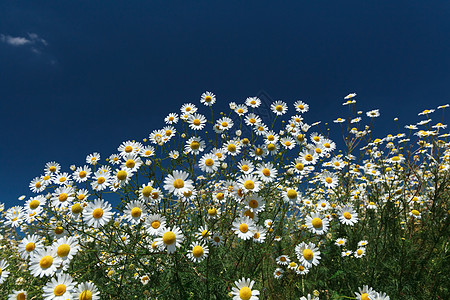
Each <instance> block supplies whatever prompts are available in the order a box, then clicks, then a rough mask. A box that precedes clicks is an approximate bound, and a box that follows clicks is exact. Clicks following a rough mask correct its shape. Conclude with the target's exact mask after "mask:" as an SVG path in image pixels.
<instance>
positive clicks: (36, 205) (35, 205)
mask: <svg viewBox="0 0 450 300" xmlns="http://www.w3.org/2000/svg"><path fill="white" fill-rule="evenodd" d="M39 204H41V203H40V202H39V201H38V200H33V201H31V202H30V208H31V209H36V208H37V207H38V206H39Z"/></svg>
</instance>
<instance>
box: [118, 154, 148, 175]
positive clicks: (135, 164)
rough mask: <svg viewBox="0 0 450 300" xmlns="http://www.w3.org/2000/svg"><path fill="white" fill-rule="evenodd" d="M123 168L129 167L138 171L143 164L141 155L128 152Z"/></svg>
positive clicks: (124, 157) (132, 170)
mask: <svg viewBox="0 0 450 300" xmlns="http://www.w3.org/2000/svg"><path fill="white" fill-rule="evenodd" d="M122 157H123V160H124V162H122V166H121V167H122V169H128V170H130V171H131V172H136V171H137V170H139V167H140V166H141V165H142V164H143V162H142V160H141V158H140V157H138V156H137V155H135V154H126V155H123V156H122Z"/></svg>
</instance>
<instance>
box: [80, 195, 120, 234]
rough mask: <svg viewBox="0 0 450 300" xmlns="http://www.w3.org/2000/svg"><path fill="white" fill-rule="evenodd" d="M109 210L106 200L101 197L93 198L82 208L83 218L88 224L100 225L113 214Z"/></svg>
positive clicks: (109, 206)
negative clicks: (92, 200)
mask: <svg viewBox="0 0 450 300" xmlns="http://www.w3.org/2000/svg"><path fill="white" fill-rule="evenodd" d="M111 210H112V208H111V205H110V204H109V203H108V202H106V201H104V200H102V199H97V200H94V202H90V203H89V204H88V205H87V206H86V207H85V208H84V213H83V220H84V222H86V224H87V225H88V226H92V227H94V228H99V227H102V226H104V225H105V224H106V223H108V222H109V221H110V220H111V218H112V216H113V212H111Z"/></svg>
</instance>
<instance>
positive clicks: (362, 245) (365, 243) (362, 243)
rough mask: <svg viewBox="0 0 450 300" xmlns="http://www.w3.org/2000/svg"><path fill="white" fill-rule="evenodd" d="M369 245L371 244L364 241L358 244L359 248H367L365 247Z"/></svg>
mask: <svg viewBox="0 0 450 300" xmlns="http://www.w3.org/2000/svg"><path fill="white" fill-rule="evenodd" d="M368 243H369V242H368V241H366V240H362V241H360V242H358V247H365V246H367V244H368Z"/></svg>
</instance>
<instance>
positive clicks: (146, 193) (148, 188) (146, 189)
mask: <svg viewBox="0 0 450 300" xmlns="http://www.w3.org/2000/svg"><path fill="white" fill-rule="evenodd" d="M152 191H153V188H152V187H151V186H146V187H144V188H143V189H142V195H143V196H144V197H147V198H148V197H150V194H151V193H152Z"/></svg>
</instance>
